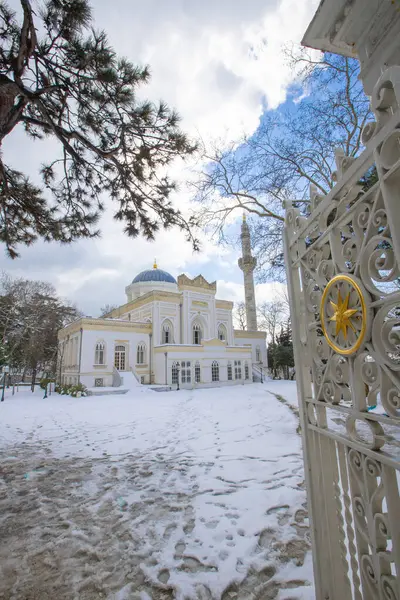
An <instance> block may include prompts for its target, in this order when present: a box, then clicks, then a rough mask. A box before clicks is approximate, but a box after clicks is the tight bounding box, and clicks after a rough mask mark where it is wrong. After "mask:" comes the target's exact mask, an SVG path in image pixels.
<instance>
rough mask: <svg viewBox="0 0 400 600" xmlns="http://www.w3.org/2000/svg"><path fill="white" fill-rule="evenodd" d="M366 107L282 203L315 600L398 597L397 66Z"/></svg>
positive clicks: (399, 216)
mask: <svg viewBox="0 0 400 600" xmlns="http://www.w3.org/2000/svg"><path fill="white" fill-rule="evenodd" d="M372 109H373V111H374V113H375V117H376V122H375V123H371V124H368V125H367V127H366V128H365V130H364V132H363V141H364V143H365V144H366V150H365V151H364V152H363V154H362V155H361V156H360V157H359V158H357V159H352V158H348V157H344V156H343V154H340V153H339V152H338V153H337V156H336V161H337V172H336V181H337V183H336V185H335V187H334V188H333V189H332V190H331V192H330V193H329V194H328V195H327V196H325V197H322V196H320V195H318V194H317V193H316V190H315V189H312V190H311V214H310V216H309V217H303V216H301V215H300V213H299V211H298V210H297V209H295V208H293V207H292V206H291V205H289V206H287V207H286V208H287V211H286V225H285V252H286V264H287V272H288V281H289V292H290V298H291V308H292V323H293V326H294V332H293V333H294V342H295V359H296V376H297V386H298V392H299V402H300V409H301V410H300V414H301V426H302V436H303V447H304V460H305V471H306V484H307V490H308V500H309V511H310V527H311V531H312V537H313V560H314V573H315V580H316V595H317V598H318V600H319V599H324V600H325V599H326V600H328V599H330V600H333V599H335V600H336V599H340V600H346V599H350V598H354V599H356V600H360V599H362V598H363V599H365V600H375V599H380V600H395V599H397V600H400V498H399V483H400V477H399V469H400V428H399V426H400V279H399V278H400V270H399V265H400V67H391V68H389V69H388V70H387V71H385V72H384V73H383V75H382V76H381V77H380V79H379V81H378V83H377V84H376V86H375V89H374V94H373V97H372ZM374 181H375V183H374ZM373 407H376V408H373Z"/></svg>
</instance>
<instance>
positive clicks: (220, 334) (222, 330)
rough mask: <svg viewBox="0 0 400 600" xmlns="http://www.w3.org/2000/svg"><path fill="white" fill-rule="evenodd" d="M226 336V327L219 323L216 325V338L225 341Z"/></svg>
mask: <svg viewBox="0 0 400 600" xmlns="http://www.w3.org/2000/svg"><path fill="white" fill-rule="evenodd" d="M226 337H227V336H226V327H225V325H223V324H222V323H221V324H220V325H219V327H218V339H219V340H221V342H226Z"/></svg>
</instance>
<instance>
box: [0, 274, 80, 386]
mask: <svg viewBox="0 0 400 600" xmlns="http://www.w3.org/2000/svg"><path fill="white" fill-rule="evenodd" d="M79 315H80V313H79V311H78V310H77V309H76V307H74V306H72V305H70V304H69V303H68V302H66V301H64V300H62V299H60V298H58V297H57V294H56V291H55V289H54V287H53V286H52V285H51V284H49V283H46V282H43V281H29V280H25V279H12V278H11V277H9V276H8V275H7V274H4V273H3V275H2V277H1V278H0V341H1V347H2V349H4V350H5V354H6V356H7V362H8V364H9V365H10V366H11V367H14V368H17V369H18V370H20V371H22V372H24V371H26V370H29V371H30V372H31V373H32V379H33V382H34V379H35V377H36V373H37V371H38V370H43V369H48V370H52V371H54V368H55V361H56V355H57V347H58V342H57V332H58V330H59V329H61V328H62V327H63V326H65V325H66V324H68V323H70V322H71V321H73V320H74V319H76V318H77V317H78V316H79Z"/></svg>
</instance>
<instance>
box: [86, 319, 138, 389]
mask: <svg viewBox="0 0 400 600" xmlns="http://www.w3.org/2000/svg"><path fill="white" fill-rule="evenodd" d="M101 341H103V342H104V343H105V365H101V366H100V365H98V366H96V365H95V362H94V361H95V348H96V343H97V342H101ZM140 342H144V343H145V344H146V356H145V364H144V365H141V366H140V369H139V370H140V371H143V370H145V367H146V365H147V367H148V365H149V334H148V333H135V332H127V331H101V330H99V331H96V330H90V331H83V338H82V359H81V375H80V380H81V382H82V383H83V384H84V385H86V386H87V387H93V386H94V384H95V381H94V380H95V379H96V378H103V384H104V385H105V386H111V385H112V380H113V370H114V369H113V367H114V353H115V346H116V345H117V344H124V345H125V347H126V349H127V354H126V367H125V368H126V370H130V369H131V367H133V368H134V369H135V370H138V369H137V365H136V356H137V346H138V344H139V343H140Z"/></svg>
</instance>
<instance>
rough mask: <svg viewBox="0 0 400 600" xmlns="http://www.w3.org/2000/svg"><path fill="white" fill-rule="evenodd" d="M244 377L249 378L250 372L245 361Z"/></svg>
mask: <svg viewBox="0 0 400 600" xmlns="http://www.w3.org/2000/svg"><path fill="white" fill-rule="evenodd" d="M244 378H245V379H250V374H249V363H248V362H247V360H246V362H245V363H244Z"/></svg>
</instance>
